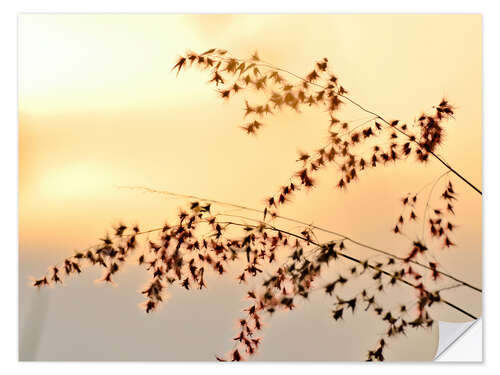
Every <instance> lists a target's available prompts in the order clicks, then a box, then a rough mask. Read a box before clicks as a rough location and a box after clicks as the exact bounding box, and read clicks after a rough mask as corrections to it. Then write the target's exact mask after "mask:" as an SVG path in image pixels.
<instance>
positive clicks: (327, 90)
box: [173, 48, 453, 218]
mask: <svg viewBox="0 0 500 375" xmlns="http://www.w3.org/2000/svg"><path fill="white" fill-rule="evenodd" d="M187 66H197V67H199V68H201V69H204V70H209V71H210V74H211V79H210V81H209V82H210V83H213V84H215V86H216V87H217V88H218V91H219V93H220V96H221V97H222V98H224V99H228V98H230V97H231V96H233V95H235V94H239V93H245V92H259V93H262V94H263V95H264V96H265V97H266V100H265V101H264V102H262V103H261V104H250V103H249V102H248V100H246V101H245V113H244V117H245V118H247V117H249V118H251V120H250V121H249V122H247V123H245V124H243V125H242V126H241V127H242V128H243V129H244V130H245V132H246V133H247V134H256V133H257V131H259V130H260V129H261V128H262V126H263V125H264V123H263V122H262V120H263V117H264V116H267V115H273V114H276V113H278V112H280V111H282V110H283V109H284V108H289V109H292V110H294V111H296V112H300V110H301V109H302V108H303V107H311V106H317V107H321V108H323V109H324V110H325V111H326V112H327V113H328V116H329V126H328V143H327V144H326V145H324V146H323V147H321V148H319V149H317V150H316V151H315V152H314V153H305V152H301V153H300V154H299V158H298V160H299V161H300V162H302V164H303V165H302V168H301V169H300V170H298V171H297V172H296V173H295V175H294V176H293V178H292V179H291V182H290V183H289V184H286V185H284V186H281V187H280V189H279V190H278V192H277V193H276V194H275V195H273V196H272V197H269V198H267V202H266V210H265V212H264V218H265V217H266V215H267V214H270V215H271V216H276V209H277V208H278V206H280V205H282V204H285V203H286V202H288V201H289V200H290V198H291V195H292V193H293V192H294V191H295V190H298V189H300V188H306V189H311V188H313V187H314V186H315V179H314V174H315V173H316V172H317V171H318V170H320V169H323V168H324V167H326V166H327V165H329V164H331V163H334V164H335V165H336V166H337V167H338V170H339V174H340V176H339V178H338V180H337V181H336V183H335V186H336V188H338V189H341V190H342V189H345V188H346V187H347V186H348V185H349V184H351V183H352V182H354V181H357V180H358V178H359V175H360V173H361V172H362V171H364V170H365V169H368V168H375V167H377V166H379V165H386V164H387V163H391V162H396V161H398V160H405V159H407V158H408V157H409V156H410V155H411V154H413V155H415V159H416V160H417V161H419V162H426V161H427V160H428V158H429V154H431V153H433V152H434V151H435V149H436V147H437V146H438V145H440V144H441V143H442V140H443V133H444V129H443V126H442V122H443V120H446V119H448V118H449V117H452V116H453V107H452V106H451V105H450V104H449V103H448V101H447V100H445V99H443V100H442V101H441V103H440V104H439V105H438V106H437V107H434V108H435V113H434V114H425V113H424V114H422V115H421V116H420V117H419V118H418V120H417V122H416V124H414V125H413V126H412V129H414V131H411V130H410V127H409V126H408V125H407V124H402V123H400V121H399V120H393V121H390V122H388V121H386V120H384V119H383V118H382V117H380V116H378V115H375V114H373V113H372V112H370V111H367V110H365V109H364V108H363V107H361V106H360V105H358V104H357V103H356V102H354V101H353V100H351V99H350V98H348V97H347V96H346V94H347V90H346V89H345V88H344V87H343V86H341V85H340V83H339V80H338V78H337V76H336V75H335V74H334V73H332V72H331V70H330V67H329V61H328V59H327V58H323V59H322V60H320V61H317V62H316V64H315V66H314V69H313V70H312V71H311V72H309V73H308V74H306V75H305V77H300V76H297V75H295V74H293V73H291V72H288V71H286V70H284V69H280V68H277V67H275V66H273V65H271V64H269V63H266V62H264V61H262V60H261V59H260V58H259V56H258V54H257V53H255V54H254V55H253V56H252V57H250V58H249V59H238V58H236V57H232V56H229V53H228V52H227V51H226V50H221V49H216V48H212V49H209V50H208V51H206V52H204V53H202V54H197V53H194V52H188V53H186V55H185V56H181V57H180V58H179V60H178V61H177V63H176V64H175V65H174V67H173V69H177V73H179V72H180V70H181V69H182V68H185V67H187ZM284 76H287V77H291V78H292V79H294V80H295V81H294V82H292V81H290V80H288V79H286V78H285V77H284ZM346 101H347V102H350V103H351V104H353V105H355V106H357V107H359V108H361V109H362V110H363V111H365V112H368V113H371V114H372V115H373V118H371V119H370V120H369V121H367V122H365V123H363V124H361V125H358V126H355V127H352V128H350V124H349V123H348V122H343V121H341V120H339V119H338V115H337V113H338V112H339V110H340V109H341V106H342V105H343V104H345V102H346ZM382 134H386V135H387V138H388V139H387V140H379V141H378V142H377V143H376V144H375V145H374V146H373V147H372V152H370V153H369V154H368V155H366V151H365V152H362V153H359V152H358V149H359V147H358V146H362V145H365V144H366V143H367V142H368V141H371V140H372V139H373V140H375V141H376V140H377V139H378V138H379V137H380V135H382ZM372 143H373V142H372Z"/></svg>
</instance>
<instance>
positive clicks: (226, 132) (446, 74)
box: [18, 14, 482, 360]
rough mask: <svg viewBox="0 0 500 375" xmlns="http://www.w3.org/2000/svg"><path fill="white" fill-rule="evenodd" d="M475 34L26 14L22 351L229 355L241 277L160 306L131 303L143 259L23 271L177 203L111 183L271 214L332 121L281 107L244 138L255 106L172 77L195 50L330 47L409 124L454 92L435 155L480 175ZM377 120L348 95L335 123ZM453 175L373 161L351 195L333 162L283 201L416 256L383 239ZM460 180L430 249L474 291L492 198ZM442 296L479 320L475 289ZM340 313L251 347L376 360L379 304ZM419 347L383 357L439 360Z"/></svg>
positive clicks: (300, 213)
mask: <svg viewBox="0 0 500 375" xmlns="http://www.w3.org/2000/svg"><path fill="white" fill-rule="evenodd" d="M481 46H482V42H481V16H480V15H28V14H24V15H21V16H20V17H19V55H18V56H19V263H20V264H19V267H20V272H19V283H20V320H19V323H20V327H19V328H20V341H19V342H20V348H19V349H20V359H21V360H22V359H25V360H32V359H37V360H78V359H79V360H115V359H117V360H120V359H121V360H124V359H132V360H176V359H178V360H213V355H214V354H216V353H220V352H225V351H227V350H228V349H230V346H231V343H230V339H231V337H233V336H232V335H233V334H234V324H235V319H237V318H238V317H239V313H240V311H241V308H242V306H245V302H244V301H243V299H242V297H243V296H244V293H245V291H246V290H247V287H245V286H236V287H235V286H234V285H237V283H235V282H234V278H233V279H232V278H231V277H230V276H229V277H226V278H224V279H220V280H219V279H215V278H213V280H212V279H211V280H209V281H210V285H209V288H208V290H207V291H204V292H193V293H185V292H183V291H181V290H180V289H175V290H172V291H171V292H170V299H169V300H168V301H167V303H165V305H164V306H163V307H162V308H161V309H160V310H159V311H158V312H157V313H155V314H153V315H146V314H144V312H143V311H141V310H140V309H139V308H138V306H137V305H138V304H139V303H140V302H141V301H142V297H141V295H140V294H139V293H138V290H139V288H140V287H141V286H142V285H143V284H144V283H145V282H146V280H147V278H146V274H145V273H144V272H142V271H140V270H137V269H136V268H134V267H131V266H130V267H128V268H127V270H126V271H125V272H124V273H123V274H122V275H121V276H120V277H118V279H117V283H118V286H117V287H108V286H103V285H96V284H95V283H94V282H93V280H95V279H96V278H98V277H99V275H100V273H98V272H95V271H89V272H88V273H87V274H86V275H84V276H82V277H81V278H75V279H71V280H68V282H67V283H66V285H65V286H63V287H58V288H50V289H47V290H42V291H37V290H35V289H33V288H32V287H31V286H30V277H32V276H33V277H38V276H40V275H42V274H43V273H45V272H46V270H47V268H48V267H49V266H50V265H52V264H54V263H58V262H60V261H61V260H62V259H63V258H64V257H65V256H67V255H69V254H71V253H72V252H73V251H75V250H78V249H82V248H86V247H87V246H89V245H92V244H94V243H95V241H96V239H98V238H101V237H102V236H103V235H104V234H105V233H106V231H107V230H109V228H110V227H111V225H113V224H116V223H117V222H118V221H120V220H123V221H125V222H127V223H138V224H140V225H141V228H144V229H147V228H150V227H157V226H158V225H161V224H162V223H163V222H164V220H165V219H168V218H171V217H173V216H174V215H175V214H176V212H177V211H176V207H177V206H178V205H180V204H182V203H184V201H182V200H175V199H172V198H169V199H166V198H165V197H164V196H158V195H148V194H144V193H141V192H139V191H137V190H127V189H121V188H119V186H147V187H150V188H154V189H165V190H169V191H173V192H178V193H185V194H192V195H198V196H203V197H207V198H212V199H217V200H224V201H228V202H234V203H237V204H243V205H246V206H250V207H255V208H261V207H262V206H263V203H264V198H265V197H266V196H269V195H270V194H272V193H273V192H275V191H276V189H277V188H278V187H279V186H281V185H282V184H283V183H285V182H286V181H288V179H289V177H290V176H291V175H292V174H293V173H294V172H295V171H296V167H297V165H296V159H297V151H298V150H299V149H300V150H314V149H316V148H318V145H321V144H322V143H323V142H324V140H325V134H326V129H327V127H328V115H327V114H326V113H324V112H321V111H318V110H311V111H304V112H303V113H302V114H300V115H299V114H296V113H292V112H291V111H288V112H286V111H285V112H284V113H283V114H280V115H277V116H273V117H272V118H271V119H270V120H268V121H267V123H268V126H266V127H265V128H263V130H262V132H261V133H260V134H259V135H258V136H257V137H249V136H247V135H245V133H244V132H243V131H242V130H241V129H240V128H239V126H240V125H242V123H243V102H241V101H238V100H235V101H229V102H224V101H222V100H220V98H218V97H217V92H216V91H215V90H214V88H213V87H212V86H209V85H207V84H206V82H207V81H208V79H209V78H208V75H207V74H206V73H205V72H200V71H198V70H196V69H191V70H188V71H185V72H181V73H180V74H179V76H178V77H176V74H175V72H172V71H171V67H172V66H173V65H174V64H175V61H176V59H177V58H178V56H179V55H181V54H183V53H184V52H185V51H186V50H187V49H190V50H194V51H198V52H202V51H205V50H207V49H209V48H212V47H218V48H224V49H227V50H229V51H231V53H232V54H233V55H235V56H239V57H248V56H250V55H251V54H252V53H253V52H254V51H255V50H258V51H259V55H260V56H261V58H262V59H263V60H266V61H270V62H272V63H273V64H274V65H276V66H280V67H284V68H286V69H287V70H290V71H292V72H295V73H298V74H307V73H308V72H309V71H310V70H311V68H312V67H313V66H314V63H315V61H317V60H319V59H321V58H323V57H327V58H328V59H329V61H330V63H331V66H332V67H333V70H334V72H335V73H336V75H337V76H338V77H339V79H340V81H341V82H342V85H343V86H344V87H346V88H347V90H348V91H349V94H350V96H351V97H352V98H354V99H355V100H356V101H358V102H359V103H362V104H363V105H365V106H366V107H367V108H369V109H371V110H372V111H374V112H377V113H380V114H382V115H383V116H384V117H386V118H388V119H400V120H401V121H405V122H412V121H413V120H415V118H417V117H418V116H419V115H420V114H421V113H422V111H431V110H432V106H434V105H437V104H438V103H439V102H440V101H441V99H442V98H443V97H446V98H447V99H448V100H449V101H450V102H451V103H453V104H454V105H455V106H456V112H455V120H451V121H449V122H447V123H446V129H447V133H446V139H445V144H444V146H443V147H442V148H440V150H439V154H440V155H442V156H444V158H445V159H446V160H447V161H448V162H449V163H450V164H451V165H453V166H454V167H455V168H456V169H457V170H458V171H459V172H460V173H462V174H463V175H465V176H467V178H468V179H469V180H470V181H472V182H473V183H474V184H475V185H476V186H479V187H481V181H482V143H481V140H482V115H481V112H482V78H481V77H482V49H481ZM366 117H367V115H366V114H364V113H362V112H359V111H356V110H355V109H354V108H350V107H347V108H346V109H345V111H344V113H343V117H342V118H343V119H345V120H357V119H362V118H366ZM443 172H445V169H444V168H443V166H442V165H441V164H438V163H436V162H435V161H432V162H431V163H429V164H428V165H426V166H422V165H417V164H416V163H413V162H407V163H403V164H399V165H397V166H395V167H385V168H380V169H379V168H377V169H376V170H374V171H370V172H368V173H367V174H366V175H365V176H363V177H364V178H362V179H360V181H359V182H358V183H356V184H354V185H352V186H350V187H349V190H348V191H347V192H340V191H338V190H336V189H334V188H333V186H334V185H335V184H336V182H337V180H338V178H337V177H336V174H337V173H338V172H337V170H335V169H334V168H328V169H327V170H325V171H324V173H322V174H321V175H320V179H319V187H318V188H317V189H316V190H313V191H311V192H309V193H306V192H301V193H300V194H297V195H296V196H295V197H294V200H293V202H292V203H291V204H289V205H288V206H286V207H285V208H284V209H283V211H282V212H283V214H285V215H286V216H290V217H295V218H300V219H301V220H303V221H306V222H312V223H314V224H316V225H320V226H323V227H326V228H330V229H333V230H335V231H338V232H342V233H346V234H348V235H350V236H352V237H353V238H359V239H363V240H364V241H365V242H367V243H370V244H373V245H375V246H378V247H381V248H386V249H391V250H393V251H394V252H397V253H398V254H405V253H406V252H407V250H408V246H409V243H408V241H407V240H406V239H404V238H399V237H395V236H394V235H393V234H392V233H391V232H390V229H391V227H392V226H393V224H394V221H395V219H396V218H397V216H398V215H399V212H400V198H401V197H402V196H404V195H405V194H406V193H407V192H410V191H417V190H419V189H420V188H422V187H423V186H425V185H426V184H428V183H429V182H431V181H433V180H434V179H435V178H437V177H438V176H439V175H440V174H442V173H443ZM452 181H453V183H454V184H455V186H456V190H457V192H458V194H459V198H460V199H459V202H458V204H457V206H456V211H457V218H456V221H457V224H458V226H459V228H458V231H457V234H456V237H455V240H456V242H457V244H458V246H457V247H454V248H452V249H446V250H443V249H441V248H440V247H439V246H436V247H435V248H434V249H433V255H434V256H435V257H436V258H437V259H438V260H439V262H440V264H442V266H443V268H444V269H445V270H446V271H447V272H449V273H451V274H454V275H457V276H458V277H460V278H463V279H465V280H467V281H468V282H470V283H472V284H474V285H477V286H481V284H482V274H481V246H482V240H481V228H482V220H481V215H482V207H481V197H480V196H479V195H477V194H476V193H474V192H473V191H471V189H470V188H469V187H468V186H466V185H465V184H463V183H462V182H460V181H459V180H458V179H456V178H453V177H452ZM418 233H420V227H419V226H417V228H415V234H418ZM410 234H414V233H410ZM326 239H327V238H326ZM398 249H400V250H398ZM352 251H353V252H355V253H356V254H359V255H360V256H364V257H367V256H373V255H374V254H373V253H369V252H367V251H366V250H362V249H352ZM443 295H445V296H446V298H449V299H450V300H451V301H454V302H456V303H457V304H460V305H461V306H464V307H466V308H467V309H468V310H470V311H472V312H474V314H476V315H480V314H481V311H482V309H481V296H480V295H479V296H478V295H477V294H474V293H470V292H467V291H465V290H463V289H461V288H459V289H454V290H450V291H449V292H443ZM200 309H201V310H202V311H203V314H201V315H200V313H199V312H198V311H200ZM330 310H331V301H329V300H328V299H327V298H326V297H322V296H320V297H315V298H314V299H312V300H311V302H310V303H308V304H304V305H303V306H301V308H299V309H297V311H294V312H291V313H283V314H280V315H279V316H276V317H274V318H273V319H272V320H271V321H270V322H269V323H268V324H267V326H266V329H265V338H264V341H263V345H262V348H261V349H260V353H259V355H258V356H257V357H256V359H257V360H291V359H296V360H300V359H305V360H362V359H364V355H365V352H366V350H365V348H367V347H369V346H370V345H372V343H373V342H375V341H376V337H377V336H376V335H377V332H378V331H380V327H378V326H374V325H373V322H372V320H370V317H369V316H368V315H366V316H365V315H361V317H357V316H356V317H354V318H351V317H349V318H348V319H346V320H345V322H343V323H341V324H336V323H335V322H334V321H333V320H332V319H331V317H330ZM437 314H438V316H439V318H440V319H443V320H450V321H461V320H464V318H463V316H461V315H459V314H457V313H456V312H450V311H438V312H437ZM292 326H293V327H294V329H293V330H292V329H290V327H292ZM364 332H368V333H366V334H364ZM353 337H355V339H353ZM411 340H412V341H409V342H405V341H404V340H402V341H397V344H394V345H392V346H391V347H390V348H389V350H390V353H391V356H392V357H391V358H392V359H396V360H415V359H418V360H429V359H431V358H432V357H433V356H434V353H435V349H436V345H437V331H436V330H435V329H434V330H432V331H423V332H419V333H418V334H416V335H413V336H411ZM395 343H396V341H395ZM404 343H405V344H404ZM404 345H407V346H404ZM408 345H410V346H408ZM409 347H410V348H411V349H410V350H409V349H408V348H409Z"/></svg>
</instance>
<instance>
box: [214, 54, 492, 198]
mask: <svg viewBox="0 0 500 375" xmlns="http://www.w3.org/2000/svg"><path fill="white" fill-rule="evenodd" d="M227 59H228V58H223V59H222V60H227ZM232 59H234V60H237V61H245V62H248V60H244V59H239V58H236V57H232ZM253 63H254V64H255V65H256V66H263V67H267V68H269V69H273V70H276V71H281V72H284V73H287V74H289V75H291V76H293V77H295V78H297V79H300V80H302V81H304V82H307V83H308V84H311V85H314V86H318V87H321V88H323V89H326V87H324V86H322V85H320V84H318V83H315V82H311V81H309V80H307V79H306V78H304V77H301V76H299V75H298V74H295V73H293V72H291V71H289V70H286V69H283V68H279V67H276V66H274V65H272V64H269V63H262V62H261V63H259V62H258V61H254V62H253ZM337 95H338V96H339V97H341V98H343V99H345V100H347V101H349V102H350V103H351V104H353V105H355V106H356V107H358V108H359V109H360V110H362V111H364V112H366V113H369V114H371V115H373V116H375V117H376V118H378V119H380V121H382V122H384V123H385V124H386V125H389V126H390V127H391V128H393V129H395V130H396V131H398V132H399V133H401V134H403V135H404V136H406V137H407V138H408V139H410V140H411V141H412V142H413V143H415V144H417V145H418V146H419V147H421V148H423V146H422V144H421V143H420V142H418V141H417V140H416V139H412V137H411V136H410V135H408V134H407V133H406V132H404V131H403V130H401V129H399V128H397V127H395V126H392V125H391V123H390V122H389V121H387V120H386V119H385V118H384V117H382V116H381V115H379V114H378V113H375V112H373V111H371V110H369V109H367V108H365V107H363V106H362V105H361V104H359V103H358V102H356V101H355V100H353V99H351V98H350V97H348V96H346V95H344V94H342V93H340V92H337ZM426 151H427V152H429V153H430V154H431V155H432V156H434V157H435V158H436V160H438V161H439V162H440V163H441V164H443V165H444V166H445V167H446V168H448V169H449V170H450V171H451V172H452V173H453V174H455V175H456V176H457V177H458V178H460V179H461V180H462V181H464V182H465V183H466V184H467V185H469V186H470V187H471V188H472V189H474V190H475V191H476V192H477V193H478V194H480V195H483V192H482V191H481V190H480V189H479V188H477V187H476V186H475V185H474V184H472V183H471V182H470V181H469V180H468V179H466V178H465V177H464V176H463V175H462V174H461V173H459V172H458V171H457V170H456V169H455V168H453V167H452V166H451V165H450V164H448V163H447V162H446V161H444V160H443V159H442V158H441V157H440V156H438V155H437V154H436V153H435V152H434V151H431V150H427V149H426Z"/></svg>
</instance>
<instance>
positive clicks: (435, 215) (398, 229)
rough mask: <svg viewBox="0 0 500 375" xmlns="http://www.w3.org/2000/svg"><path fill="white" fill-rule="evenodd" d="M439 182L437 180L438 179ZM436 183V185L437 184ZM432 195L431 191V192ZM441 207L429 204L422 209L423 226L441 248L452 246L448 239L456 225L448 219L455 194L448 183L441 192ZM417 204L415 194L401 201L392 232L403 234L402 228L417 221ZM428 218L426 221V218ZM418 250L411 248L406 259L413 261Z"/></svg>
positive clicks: (451, 212)
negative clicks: (440, 244) (401, 206)
mask: <svg viewBox="0 0 500 375" xmlns="http://www.w3.org/2000/svg"><path fill="white" fill-rule="evenodd" d="M438 181H439V179H438ZM438 181H436V183H437V182H438ZM431 193H432V191H431ZM440 199H441V202H444V204H443V205H439V206H438V207H430V205H429V202H427V205H426V207H425V209H424V218H423V220H427V222H426V223H424V225H427V226H428V228H429V233H430V235H431V238H434V239H439V240H441V241H442V246H443V247H451V246H454V245H455V243H454V242H452V240H451V239H450V235H451V232H453V230H454V229H455V228H456V225H455V224H454V223H452V222H451V221H450V217H451V216H452V215H455V210H454V201H456V199H457V198H456V193H455V190H454V189H453V184H452V183H451V181H448V184H447V185H446V186H445V188H444V190H443V192H442V193H441V196H440ZM416 203H417V194H414V195H408V196H406V197H404V198H403V199H402V205H403V212H402V213H401V215H400V216H399V218H398V220H397V223H396V224H395V226H394V227H393V229H392V231H393V232H394V233H396V234H398V233H400V234H401V233H402V232H403V226H404V225H405V224H406V223H408V222H412V221H417V220H418V218H417V215H416V213H415V211H416V208H415V205H416ZM427 216H428V218H427V219H426V217H427ZM421 252H422V251H420V249H416V248H415V247H414V248H413V250H412V252H411V253H410V254H409V256H408V259H413V258H414V257H415V256H416V255H417V254H419V253H421Z"/></svg>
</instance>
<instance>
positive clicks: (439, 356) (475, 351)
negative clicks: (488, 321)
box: [434, 318, 482, 362]
mask: <svg viewBox="0 0 500 375" xmlns="http://www.w3.org/2000/svg"><path fill="white" fill-rule="evenodd" d="M473 326H475V328H477V332H475V334H474V335H473V336H471V337H470V338H468V339H467V340H465V338H464V339H463V341H466V342H464V343H463V345H462V343H461V341H462V339H461V337H462V336H463V335H464V334H465V333H466V332H467V331H469V329H471V327H473ZM466 336H467V335H466ZM457 341H458V343H457ZM458 345H460V346H461V347H460V348H459V350H457V353H455V354H459V356H458V357H457V356H453V355H452V356H447V355H446V357H447V358H445V355H443V353H445V352H447V351H448V349H449V348H450V347H451V346H454V347H455V346H458ZM462 346H463V347H462ZM462 352H463V353H467V354H470V355H465V356H463V357H462V356H461V355H460V353H462ZM448 357H449V358H448ZM434 361H441V362H448V361H450V362H451V361H453V362H481V361H482V318H479V319H477V320H471V321H469V322H462V323H453V322H442V321H439V343H438V348H437V351H436V355H435V356H434Z"/></svg>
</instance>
